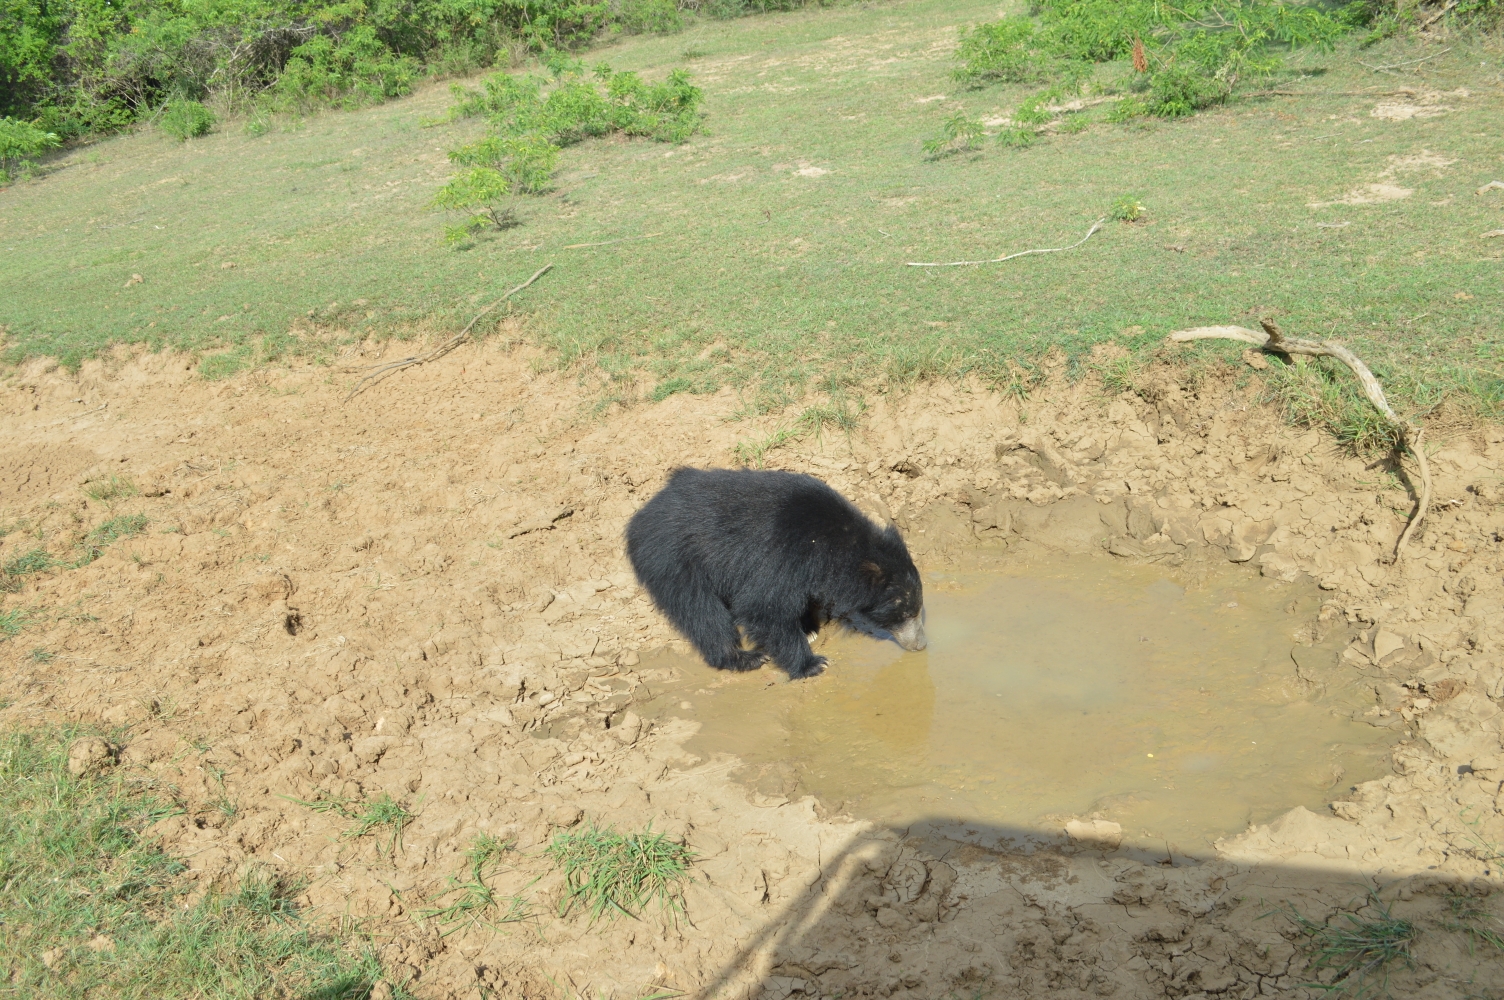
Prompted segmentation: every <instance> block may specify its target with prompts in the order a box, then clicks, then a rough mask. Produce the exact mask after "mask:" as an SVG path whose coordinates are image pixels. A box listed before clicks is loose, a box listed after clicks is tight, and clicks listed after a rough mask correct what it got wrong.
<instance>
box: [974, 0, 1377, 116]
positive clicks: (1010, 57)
mask: <svg viewBox="0 0 1504 1000" xmlns="http://www.w3.org/2000/svg"><path fill="white" fill-rule="evenodd" d="M1355 6H1356V5H1354V4H1348V5H1346V6H1342V5H1338V6H1337V7H1332V6H1330V5H1318V4H1305V3H1299V2H1287V0H1187V2H1185V3H1181V4H1179V5H1169V4H1164V3H1160V2H1158V0H1035V3H1034V4H1033V7H1032V16H1024V15H1015V16H1012V17H1005V18H1003V19H1001V20H998V21H993V22H990V23H987V24H979V25H976V26H974V27H971V28H966V29H963V30H962V31H961V36H960V41H959V44H958V45H957V48H956V57H957V59H959V60H960V62H961V66H960V68H959V69H957V70H956V71H955V76H956V78H957V79H958V80H960V81H961V82H963V83H969V84H971V85H973V86H983V85H986V84H989V83H994V82H1004V83H1018V82H1024V81H1029V80H1036V79H1046V78H1048V79H1053V80H1055V81H1057V82H1056V86H1055V87H1053V88H1051V90H1050V91H1047V92H1046V94H1045V95H1044V96H1045V97H1053V96H1059V95H1060V94H1061V93H1065V92H1072V93H1076V92H1080V90H1081V89H1082V88H1083V87H1084V86H1088V85H1089V84H1090V82H1091V80H1092V77H1093V74H1094V73H1095V71H1096V67H1097V66H1099V65H1101V64H1104V63H1111V62H1114V61H1117V60H1122V59H1127V58H1128V57H1129V56H1130V55H1131V54H1132V52H1133V49H1134V43H1135V41H1139V42H1141V43H1142V45H1143V49H1144V56H1145V58H1146V59H1147V61H1148V64H1149V71H1150V76H1149V77H1148V79H1147V80H1146V81H1145V84H1146V89H1147V91H1148V96H1147V97H1146V98H1143V99H1131V98H1130V99H1125V100H1124V101H1121V102H1119V105H1118V107H1117V108H1116V109H1115V110H1114V111H1113V112H1110V113H1109V120H1116V121H1124V120H1127V119H1128V118H1131V117H1136V116H1137V115H1140V114H1153V115H1157V116H1160V117H1164V118H1177V117H1181V116H1183V115H1188V114H1192V113H1194V112H1195V111H1198V110H1200V109H1201V108H1205V107H1209V106H1211V105H1213V104H1217V103H1220V102H1222V101H1225V100H1227V98H1228V97H1229V96H1231V95H1232V93H1233V92H1234V90H1235V89H1236V88H1237V86H1238V84H1239V83H1240V82H1242V81H1245V80H1248V79H1254V78H1261V77H1266V76H1268V75H1269V74H1270V73H1273V72H1274V71H1276V70H1277V69H1279V67H1280V65H1281V59H1280V53H1282V52H1284V51H1287V50H1290V49H1295V48H1301V47H1315V48H1328V47H1330V46H1331V45H1332V43H1333V42H1334V41H1335V39H1336V38H1337V37H1338V36H1339V35H1341V34H1342V33H1343V32H1345V31H1348V30H1351V29H1352V27H1353V26H1354V25H1355V24H1356V23H1357V20H1359V19H1358V18H1355V15H1354V14H1353V13H1352V11H1351V9H1350V8H1353V7H1355ZM1044 103H1045V101H1044V100H1043V99H1038V98H1037V99H1035V100H1033V101H1030V102H1025V104H1024V105H1023V106H1021V107H1020V108H1019V110H1018V111H1017V112H1015V113H1014V115H1013V120H1014V121H1015V122H1018V123H1020V124H1043V123H1044V122H1045V121H1047V120H1048V119H1049V117H1050V116H1049V115H1048V113H1047V112H1045V111H1044V110H1043V105H1044Z"/></svg>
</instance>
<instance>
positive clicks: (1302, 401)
mask: <svg viewBox="0 0 1504 1000" xmlns="http://www.w3.org/2000/svg"><path fill="white" fill-rule="evenodd" d="M1271 361H1272V363H1271V364H1270V365H1269V368H1268V370H1267V371H1265V372H1264V384H1265V386H1266V387H1267V389H1266V392H1267V394H1268V395H1269V396H1270V397H1271V398H1272V399H1273V400H1274V401H1276V402H1278V403H1279V404H1280V405H1282V406H1283V407H1284V409H1285V413H1286V415H1287V416H1288V417H1289V418H1290V419H1291V420H1293V421H1294V422H1296V423H1299V424H1304V425H1306V426H1308V427H1319V428H1323V429H1325V430H1328V431H1330V432H1331V433H1333V434H1335V435H1336V436H1337V438H1338V439H1339V440H1341V441H1342V442H1344V443H1345V444H1347V445H1349V446H1350V447H1351V448H1352V449H1353V450H1354V451H1356V452H1357V453H1358V454H1360V455H1366V456H1373V455H1378V454H1382V453H1384V452H1388V451H1392V450H1393V449H1394V448H1396V447H1398V446H1399V433H1398V431H1397V430H1396V429H1395V427H1394V425H1393V424H1391V423H1390V422H1389V421H1387V420H1385V419H1384V418H1383V417H1382V416H1380V414H1379V413H1378V411H1377V410H1375V409H1374V408H1373V404H1372V403H1370V402H1369V401H1368V398H1367V397H1366V396H1364V395H1363V391H1362V389H1361V388H1360V387H1359V386H1358V382H1357V380H1356V379H1354V378H1353V377H1352V373H1351V372H1350V371H1348V369H1347V368H1346V366H1344V365H1341V364H1340V363H1336V362H1332V361H1329V360H1328V359H1326V358H1306V357H1297V358H1294V359H1293V360H1292V362H1291V363H1289V364H1282V363H1280V362H1278V361H1273V359H1271ZM1370 367H1371V368H1374V374H1375V375H1376V376H1378V378H1379V381H1380V382H1381V383H1384V384H1385V385H1386V389H1387V387H1388V384H1387V382H1386V380H1385V378H1384V374H1383V369H1382V368H1381V367H1378V366H1374V365H1372V364H1371V365H1370ZM1401 415H1402V416H1403V414H1401Z"/></svg>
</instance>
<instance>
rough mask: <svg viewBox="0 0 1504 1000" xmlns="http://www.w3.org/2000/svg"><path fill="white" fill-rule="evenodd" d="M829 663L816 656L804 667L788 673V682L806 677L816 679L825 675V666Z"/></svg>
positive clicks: (823, 658)
mask: <svg viewBox="0 0 1504 1000" xmlns="http://www.w3.org/2000/svg"><path fill="white" fill-rule="evenodd" d="M828 662H829V661H828V660H826V659H825V657H823V656H817V657H815V658H814V659H812V660H810V661H809V662H808V663H806V664H805V665H804V666H802V667H799V668H798V669H796V670H790V671H789V680H791V681H799V680H803V679H804V678H806V677H818V676H820V675H821V674H823V673H825V664H826V663H828Z"/></svg>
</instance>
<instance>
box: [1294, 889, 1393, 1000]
mask: <svg viewBox="0 0 1504 1000" xmlns="http://www.w3.org/2000/svg"><path fill="white" fill-rule="evenodd" d="M1362 909H1364V910H1369V911H1372V913H1373V916H1360V915H1359V914H1357V913H1343V914H1342V915H1341V916H1342V919H1341V921H1339V922H1337V923H1331V922H1328V923H1317V922H1316V921H1314V920H1312V919H1310V918H1309V917H1306V916H1304V915H1302V914H1301V913H1300V911H1298V910H1296V909H1295V907H1294V906H1293V905H1292V906H1291V907H1290V909H1289V911H1288V912H1286V914H1285V915H1286V916H1287V917H1288V918H1289V920H1290V921H1291V922H1292V923H1293V924H1295V926H1296V927H1297V928H1298V929H1299V930H1300V932H1301V933H1302V934H1304V935H1305V937H1306V952H1307V954H1308V956H1309V957H1310V960H1311V961H1310V966H1309V968H1310V970H1311V971H1312V972H1314V973H1316V974H1317V976H1318V977H1319V981H1318V982H1315V983H1309V984H1307V985H1309V986H1313V987H1315V988H1317V989H1323V990H1328V991H1332V992H1338V991H1341V992H1350V993H1351V994H1352V995H1353V996H1355V997H1361V996H1364V995H1365V994H1366V993H1367V992H1368V991H1369V990H1370V989H1372V988H1374V987H1377V989H1378V992H1379V993H1380V994H1383V993H1385V992H1387V991H1386V989H1385V987H1386V983H1387V979H1388V973H1389V969H1390V967H1391V966H1392V965H1394V963H1396V962H1400V963H1402V964H1404V965H1405V966H1406V967H1408V968H1413V967H1414V965H1415V962H1414V960H1413V959H1412V958H1411V955H1410V948H1411V946H1412V945H1413V944H1414V943H1415V938H1416V935H1417V933H1418V930H1417V928H1416V926H1415V925H1414V924H1412V923H1411V922H1410V921H1408V920H1402V919H1401V918H1399V917H1396V916H1394V914H1393V913H1392V911H1391V908H1390V904H1388V903H1385V902H1383V901H1382V900H1380V899H1379V897H1378V894H1377V893H1375V892H1374V891H1373V890H1372V889H1370V890H1369V892H1368V901H1367V903H1366V904H1365V905H1364V906H1363V908H1362ZM1360 912H1361V911H1360ZM1375 979H1377V982H1375Z"/></svg>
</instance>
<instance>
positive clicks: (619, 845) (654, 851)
mask: <svg viewBox="0 0 1504 1000" xmlns="http://www.w3.org/2000/svg"><path fill="white" fill-rule="evenodd" d="M545 853H546V854H547V856H548V857H549V858H550V859H551V860H552V861H553V862H554V864H555V865H556V866H557V867H558V869H559V870H560V871H561V872H563V873H564V882H565V896H564V899H563V900H562V901H561V902H560V904H559V915H560V916H564V915H566V914H568V913H569V911H570V910H572V909H573V908H575V907H576V906H579V907H581V908H583V909H585V910H587V911H588V912H589V913H590V919H591V920H592V921H594V920H598V919H600V918H601V917H602V916H611V917H618V916H621V915H623V914H625V915H626V916H630V917H635V916H636V915H637V914H638V913H640V912H641V911H642V909H643V908H644V907H646V906H647V905H648V904H649V903H651V902H654V901H656V902H657V903H658V906H659V908H660V909H666V910H673V911H676V912H677V911H678V910H679V909H680V908H681V903H680V892H681V889H682V885H683V883H684V881H685V880H686V879H688V878H689V866H690V863H691V862H692V861H693V860H694V855H693V852H691V851H690V850H689V848H687V847H685V846H684V845H683V844H676V843H674V842H673V841H671V840H669V839H668V838H667V837H665V836H664V835H663V834H661V833H653V832H652V831H651V830H647V831H644V832H642V833H627V834H621V833H617V832H615V831H614V830H612V829H611V828H610V827H599V826H596V825H594V824H591V825H590V826H587V827H585V828H584V829H583V830H577V831H574V832H568V833H558V834H555V835H554V839H553V840H552V841H551V842H550V843H549V845H548V848H547V849H546V851H545Z"/></svg>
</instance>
